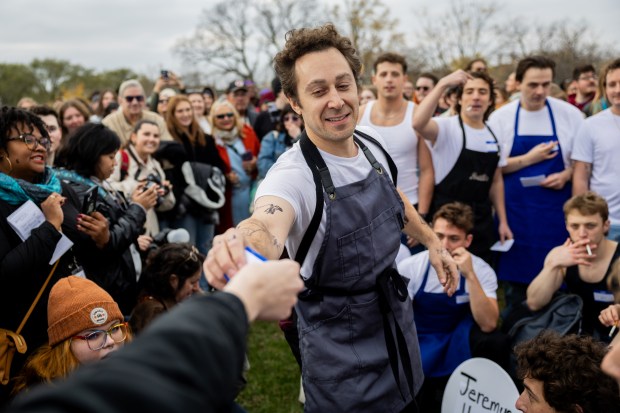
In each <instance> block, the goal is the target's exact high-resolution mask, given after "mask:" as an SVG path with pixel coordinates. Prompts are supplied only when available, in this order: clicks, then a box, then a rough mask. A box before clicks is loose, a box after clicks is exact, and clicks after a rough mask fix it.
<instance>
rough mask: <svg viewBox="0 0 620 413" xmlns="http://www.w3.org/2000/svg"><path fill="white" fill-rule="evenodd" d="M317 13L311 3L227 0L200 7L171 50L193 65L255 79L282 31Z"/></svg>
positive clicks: (275, 48)
mask: <svg viewBox="0 0 620 413" xmlns="http://www.w3.org/2000/svg"><path fill="white" fill-rule="evenodd" d="M315 15H316V12H315V11H314V9H313V7H312V4H311V3H309V2H297V1H294V0H271V1H265V0H264V1H259V2H256V1H251V0H225V1H222V2H220V3H217V4H216V5H215V6H214V7H212V8H209V9H205V10H203V12H202V18H201V22H200V24H199V25H198V27H197V28H196V31H195V33H194V35H193V36H191V37H189V38H182V39H179V40H178V41H177V44H176V46H175V48H174V49H175V52H176V53H177V54H179V55H180V56H181V57H182V58H183V60H184V61H185V62H186V63H188V64H191V65H193V66H196V65H204V66H205V68H207V69H208V70H212V71H214V73H215V74H220V75H231V74H234V75H235V77H240V78H246V79H252V80H258V79H257V77H261V75H263V76H262V77H267V76H266V73H267V70H266V69H267V68H268V67H269V65H270V62H271V60H272V58H273V56H274V54H275V53H276V52H277V51H278V50H279V48H280V47H281V45H282V44H283V42H284V34H285V33H286V32H287V31H288V30H290V29H292V28H294V27H301V26H307V25H309V24H311V23H312V21H313V19H314V16H315ZM194 69H195V68H194Z"/></svg>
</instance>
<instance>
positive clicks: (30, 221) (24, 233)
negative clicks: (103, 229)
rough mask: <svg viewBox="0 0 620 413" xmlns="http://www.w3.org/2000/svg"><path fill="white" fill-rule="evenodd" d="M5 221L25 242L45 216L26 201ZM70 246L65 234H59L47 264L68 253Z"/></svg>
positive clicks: (32, 203) (71, 244)
mask: <svg viewBox="0 0 620 413" xmlns="http://www.w3.org/2000/svg"><path fill="white" fill-rule="evenodd" d="M6 220H7V222H8V223H9V225H10V226H11V228H13V230H14V231H15V233H16V234H17V235H18V236H19V238H21V240H22V241H26V239H28V237H30V233H31V232H32V230H33V229H35V228H38V227H39V226H40V225H41V224H42V223H44V222H45V215H43V212H42V211H41V210H40V209H39V207H37V206H36V205H35V203H34V202H32V201H26V202H24V204H23V205H22V206H20V207H19V208H17V209H16V210H15V211H14V212H13V213H12V214H11V215H9V216H8V217H7V219H6ZM72 246H73V242H72V241H71V240H70V239H69V238H67V236H66V235H65V234H62V233H61V237H60V240H59V241H58V244H56V249H55V250H54V254H52V259H51V260H50V262H49V263H50V265H52V264H53V263H55V262H56V261H57V260H58V259H59V258H60V257H62V256H63V254H64V253H65V252H67V251H69V249H70V248H71V247H72Z"/></svg>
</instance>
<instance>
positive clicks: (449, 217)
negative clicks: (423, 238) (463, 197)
mask: <svg viewBox="0 0 620 413" xmlns="http://www.w3.org/2000/svg"><path fill="white" fill-rule="evenodd" d="M439 218H442V219H445V220H446V221H448V223H449V224H450V225H454V226H455V227H457V228H459V229H462V230H463V231H465V234H467V235H469V234H471V231H472V230H473V229H474V211H473V210H472V209H471V207H470V206H469V205H466V204H464V203H462V202H450V203H448V204H445V205H443V206H441V208H439V209H438V210H437V212H435V214H434V215H433V224H435V221H437V219H439Z"/></svg>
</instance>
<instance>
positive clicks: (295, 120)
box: [284, 115, 299, 122]
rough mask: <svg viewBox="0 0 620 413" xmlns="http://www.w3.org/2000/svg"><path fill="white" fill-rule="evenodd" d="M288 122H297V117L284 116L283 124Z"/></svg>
mask: <svg viewBox="0 0 620 413" xmlns="http://www.w3.org/2000/svg"><path fill="white" fill-rule="evenodd" d="M289 120H292V121H293V122H297V121H298V120H299V116H297V115H286V116H285V117H284V122H287V121H289Z"/></svg>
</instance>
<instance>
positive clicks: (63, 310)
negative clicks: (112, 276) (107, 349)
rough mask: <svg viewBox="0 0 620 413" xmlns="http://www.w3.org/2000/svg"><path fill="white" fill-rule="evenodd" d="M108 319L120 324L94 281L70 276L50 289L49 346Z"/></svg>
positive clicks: (111, 304) (114, 309)
mask: <svg viewBox="0 0 620 413" xmlns="http://www.w3.org/2000/svg"><path fill="white" fill-rule="evenodd" d="M112 320H119V321H123V314H122V313H121V310H120V309H119V308H118V305H117V304H116V302H115V301H114V300H113V299H112V297H111V296H110V294H108V293H107V292H106V291H105V290H103V289H102V288H101V287H99V286H98V285H97V284H95V283H94V282H92V281H90V280H87V279H85V278H81V277H76V276H74V275H70V276H69V277H65V278H61V279H60V280H59V281H58V282H57V283H56V284H55V285H54V287H52V291H50V297H49V300H48V302H47V325H48V329H47V335H48V337H49V344H50V346H54V345H56V344H58V343H60V342H61V341H64V340H66V339H68V338H71V337H73V336H74V335H76V334H77V333H79V332H80V331H82V330H87V329H89V328H94V329H97V328H101V326H102V325H104V324H107V323H109V322H110V321H112Z"/></svg>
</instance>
